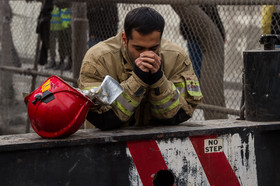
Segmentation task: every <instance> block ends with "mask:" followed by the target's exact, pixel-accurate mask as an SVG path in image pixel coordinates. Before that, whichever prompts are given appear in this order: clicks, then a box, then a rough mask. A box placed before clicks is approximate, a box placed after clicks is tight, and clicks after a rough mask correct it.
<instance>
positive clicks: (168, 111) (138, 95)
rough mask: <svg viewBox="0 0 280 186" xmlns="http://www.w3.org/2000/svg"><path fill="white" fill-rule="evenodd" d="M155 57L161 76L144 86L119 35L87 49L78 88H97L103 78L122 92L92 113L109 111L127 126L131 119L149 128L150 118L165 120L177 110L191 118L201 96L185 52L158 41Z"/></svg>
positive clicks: (172, 45) (165, 42)
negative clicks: (159, 60) (156, 80)
mask: <svg viewBox="0 0 280 186" xmlns="http://www.w3.org/2000/svg"><path fill="white" fill-rule="evenodd" d="M159 55H160V57H161V59H162V68H161V69H162V71H163V76H162V78H161V79H160V80H158V82H156V83H155V84H153V85H150V86H149V85H147V84H145V83H144V82H143V81H142V80H141V79H140V78H139V77H138V76H137V75H136V74H135V73H134V72H133V64H132V62H131V61H130V60H129V58H128V55H127V52H126V48H125V46H124V45H123V43H122V40H121V33H119V34H118V35H117V36H115V37H112V38H109V39H108V40H106V41H104V42H100V43H98V44H97V45H95V46H93V47H91V48H90V49H89V50H88V51H87V53H86V55H85V57H84V59H83V63H82V67H81V71H80V77H79V80H78V85H79V88H80V89H82V90H84V89H91V88H93V87H96V86H100V85H101V82H102V81H103V79H104V78H105V76H106V75H110V76H111V77H113V78H114V79H115V80H117V81H118V82H119V83H120V84H121V86H122V87H123V89H124V92H123V93H122V94H121V96H119V97H118V98H117V100H116V101H114V103H113V104H111V105H109V106H98V105H97V106H95V107H93V108H92V111H94V112H98V113H102V112H106V111H108V110H110V109H113V111H114V113H115V114H116V115H117V116H118V118H119V119H120V120H121V121H123V122H124V125H125V124H128V121H129V120H131V117H132V116H134V117H135V121H136V123H135V125H149V124H150V121H151V120H152V119H168V118H172V117H173V116H175V114H176V113H177V112H178V110H179V109H180V108H182V109H183V110H184V111H185V112H186V114H188V115H189V116H192V114H193V112H194V109H195V107H196V106H197V104H199V103H200V101H201V98H202V94H201V91H200V87H199V83H198V80H197V77H196V75H195V73H194V71H193V68H192V64H191V62H190V59H189V57H188V55H187V54H186V53H185V51H184V50H183V49H182V48H180V47H179V46H177V45H175V44H174V43H172V42H170V41H167V40H164V39H162V41H161V47H160V50H159Z"/></svg>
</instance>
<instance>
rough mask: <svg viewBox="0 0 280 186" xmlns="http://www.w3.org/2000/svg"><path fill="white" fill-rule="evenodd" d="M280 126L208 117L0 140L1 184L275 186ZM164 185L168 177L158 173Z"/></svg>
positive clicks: (279, 162)
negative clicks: (172, 123)
mask: <svg viewBox="0 0 280 186" xmlns="http://www.w3.org/2000/svg"><path fill="white" fill-rule="evenodd" d="M279 142H280V122H249V121H240V120H209V121H201V122H185V123H182V124H180V125H178V126H166V127H145V128H124V129H119V130H114V131H99V130H97V129H88V130H79V131H78V132H76V133H75V134H74V135H72V136H70V137H68V138H65V139H43V138H41V137H39V136H38V135H37V134H35V133H29V134H20V135H6V136H0V167H1V168H0V178H1V179H0V180H1V185H9V186H11V185H28V186H30V185H40V186H42V185H97V186H102V185H106V186H107V185H112V186H118V185H120V186H126V185H144V186H146V185H152V180H153V176H154V175H155V174H156V173H157V172H159V171H160V170H166V172H167V173H170V174H171V175H174V177H175V183H176V185H177V186H181V185H216V186H219V185H246V186H248V185H249V186H250V185H252V186H255V185H277V184H278V183H280V171H279V170H280V169H279V168H280V160H279V157H280V145H279ZM158 179H162V180H160V181H162V182H165V183H166V182H168V179H170V177H167V176H164V177H160V176H158Z"/></svg>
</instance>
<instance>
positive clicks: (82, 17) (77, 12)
mask: <svg viewBox="0 0 280 186" xmlns="http://www.w3.org/2000/svg"><path fill="white" fill-rule="evenodd" d="M87 30H88V20H87V7H86V3H73V4H72V60H73V62H72V63H73V65H72V67H73V79H78V77H79V73H80V68H81V64H82V60H83V57H84V55H85V53H86V51H87ZM74 87H77V83H74Z"/></svg>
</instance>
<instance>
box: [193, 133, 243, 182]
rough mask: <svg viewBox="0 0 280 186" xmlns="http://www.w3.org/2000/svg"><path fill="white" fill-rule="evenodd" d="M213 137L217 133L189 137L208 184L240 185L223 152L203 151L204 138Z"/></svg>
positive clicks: (215, 136)
mask: <svg viewBox="0 0 280 186" xmlns="http://www.w3.org/2000/svg"><path fill="white" fill-rule="evenodd" d="M215 138H217V135H211V136H195V137H190V140H191V142H192V144H193V147H194V149H195V151H196V153H197V156H198V158H199V160H200V163H201V165H202V167H203V170H204V172H205V174H206V176H207V179H208V181H209V183H210V185H215V186H224V185H227V186H237V185H240V183H239V181H238V179H237V177H236V175H235V173H234V172H233V170H232V168H231V166H230V164H229V162H228V160H227V158H226V156H225V153H224V152H215V153H204V140H205V139H215Z"/></svg>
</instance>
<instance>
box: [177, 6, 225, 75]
mask: <svg viewBox="0 0 280 186" xmlns="http://www.w3.org/2000/svg"><path fill="white" fill-rule="evenodd" d="M200 8H201V9H202V10H203V12H205V13H206V14H207V15H208V17H209V18H210V19H211V20H212V21H213V23H215V25H216V26H217V27H218V29H219V31H220V34H221V36H222V38H223V40H224V41H225V39H226V34H225V29H224V25H223V23H222V20H221V18H220V15H219V12H218V9H217V6H210V5H206V6H200ZM205 31H207V30H205ZM180 32H181V34H182V36H183V38H184V39H185V40H187V46H188V50H189V54H190V59H191V61H192V64H193V67H194V71H195V73H196V75H197V77H198V79H199V80H200V71H201V68H202V65H203V64H202V57H203V52H202V49H201V44H200V42H201V41H200V40H199V36H196V35H195V34H194V33H192V32H191V30H190V29H188V27H187V25H186V24H185V23H184V22H182V21H181V22H180Z"/></svg>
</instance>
